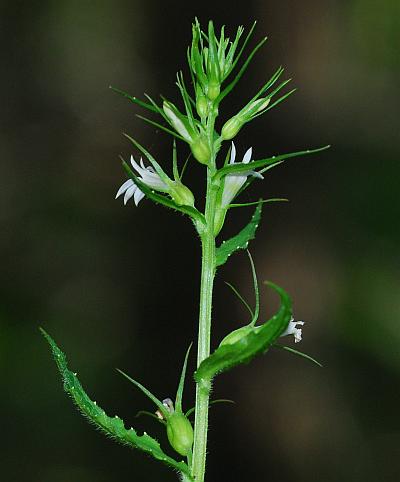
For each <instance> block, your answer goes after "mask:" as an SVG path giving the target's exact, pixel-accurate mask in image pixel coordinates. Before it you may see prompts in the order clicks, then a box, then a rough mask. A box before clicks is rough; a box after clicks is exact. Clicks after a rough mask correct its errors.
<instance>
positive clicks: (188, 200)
mask: <svg viewBox="0 0 400 482" xmlns="http://www.w3.org/2000/svg"><path fill="white" fill-rule="evenodd" d="M171 197H172V199H173V200H174V201H175V202H176V204H179V206H194V196H193V193H192V191H191V190H190V189H189V188H188V187H186V186H185V185H184V184H182V183H181V182H179V181H176V182H175V183H174V187H173V189H172V190H171Z"/></svg>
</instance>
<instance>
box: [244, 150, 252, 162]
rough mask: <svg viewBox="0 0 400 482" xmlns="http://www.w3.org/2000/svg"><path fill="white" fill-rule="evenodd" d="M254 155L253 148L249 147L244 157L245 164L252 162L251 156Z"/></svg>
mask: <svg viewBox="0 0 400 482" xmlns="http://www.w3.org/2000/svg"><path fill="white" fill-rule="evenodd" d="M252 153H253V148H252V147H249V148H248V149H247V151H246V153H245V155H244V156H243V161H242V162H243V164H248V163H249V162H250V160H251V155H252Z"/></svg>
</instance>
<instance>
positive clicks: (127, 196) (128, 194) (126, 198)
mask: <svg viewBox="0 0 400 482" xmlns="http://www.w3.org/2000/svg"><path fill="white" fill-rule="evenodd" d="M136 189H137V186H136V184H134V185H133V186H131V187H130V188H129V189H127V190H126V192H125V196H124V204H125V205H126V203H127V202H128V201H129V199H130V198H131V197H132V196H133V194H134V193H135V191H136Z"/></svg>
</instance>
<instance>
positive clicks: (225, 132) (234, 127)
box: [221, 116, 243, 141]
mask: <svg viewBox="0 0 400 482" xmlns="http://www.w3.org/2000/svg"><path fill="white" fill-rule="evenodd" d="M242 126H243V122H242V121H241V120H240V119H239V118H238V117H236V116H235V117H232V118H231V119H229V120H228V121H226V122H225V124H224V125H223V127H222V131H221V137H222V139H224V140H225V141H229V140H231V139H233V138H234V137H235V136H236V135H237V133H238V132H239V131H240V129H241V128H242Z"/></svg>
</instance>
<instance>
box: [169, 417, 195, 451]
mask: <svg viewBox="0 0 400 482" xmlns="http://www.w3.org/2000/svg"><path fill="white" fill-rule="evenodd" d="M167 436H168V440H169V443H170V444H171V447H172V448H173V449H174V450H176V451H177V452H178V454H180V455H183V456H186V455H188V454H189V453H190V451H191V449H192V445H193V427H192V425H191V423H190V422H189V420H188V419H187V418H186V417H185V415H184V414H183V413H180V412H174V413H173V414H172V415H170V416H169V417H168V419H167Z"/></svg>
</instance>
